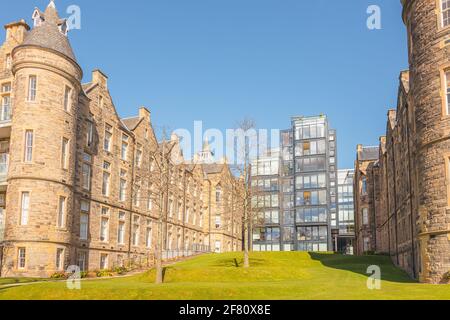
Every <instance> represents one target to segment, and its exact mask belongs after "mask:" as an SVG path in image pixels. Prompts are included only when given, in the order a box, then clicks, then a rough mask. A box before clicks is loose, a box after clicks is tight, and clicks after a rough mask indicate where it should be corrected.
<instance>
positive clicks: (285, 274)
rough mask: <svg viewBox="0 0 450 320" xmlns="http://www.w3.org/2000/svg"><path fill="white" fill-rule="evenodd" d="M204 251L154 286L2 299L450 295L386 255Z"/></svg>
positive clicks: (133, 283)
mask: <svg viewBox="0 0 450 320" xmlns="http://www.w3.org/2000/svg"><path fill="white" fill-rule="evenodd" d="M242 260H243V257H242V254H241V253H227V254H221V255H213V254H211V255H205V256H201V257H198V258H195V259H192V260H188V261H185V262H181V263H178V264H176V265H173V266H170V267H168V268H167V269H166V271H165V283H164V284H163V285H161V286H157V285H155V284H153V281H154V278H155V274H154V271H150V272H148V273H145V274H142V275H137V276H132V277H127V278H120V279H105V280H96V281H83V282H82V289H81V290H68V289H67V288H66V285H65V283H42V284H33V285H28V286H24V287H14V288H0V299H51V300H61V299H90V300H96V299H168V300H176V299H180V300H190V299H206V300H210V299H212V300H219V299H224V300H233V299H248V300H252V299H263V300H277V299H286V300H293V299H295V300H297V299H298V300H301V299H358V300H359V299H450V286H443V285H441V286H433V285H425V284H419V283H416V282H414V281H412V280H411V279H409V277H408V276H407V275H406V274H405V273H403V272H402V271H400V270H398V269H397V268H395V267H394V266H393V265H392V263H391V262H390V261H389V259H388V258H387V257H378V256H370V257H351V256H341V255H332V254H313V253H303V252H278V253H275V252H273V253H272V252H264V253H262V252H260V253H256V252H255V253H252V254H251V265H252V266H251V268H250V269H244V268H242ZM370 265H378V266H380V268H381V272H382V279H383V281H382V288H381V290H368V289H367V285H366V283H367V275H366V270H367V267H368V266H370Z"/></svg>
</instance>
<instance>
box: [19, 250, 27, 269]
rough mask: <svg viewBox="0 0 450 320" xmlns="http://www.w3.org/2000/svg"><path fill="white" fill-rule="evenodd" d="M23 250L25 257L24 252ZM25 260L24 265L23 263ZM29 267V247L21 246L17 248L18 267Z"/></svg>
mask: <svg viewBox="0 0 450 320" xmlns="http://www.w3.org/2000/svg"><path fill="white" fill-rule="evenodd" d="M22 252H23V257H22V254H21V253H22ZM22 261H23V265H22ZM26 268H27V248H25V247H19V248H17V269H19V270H25V269H26Z"/></svg>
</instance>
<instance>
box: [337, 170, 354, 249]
mask: <svg viewBox="0 0 450 320" xmlns="http://www.w3.org/2000/svg"><path fill="white" fill-rule="evenodd" d="M354 176H355V170H354V169H344V170H338V219H337V228H336V229H337V233H336V236H335V238H334V242H335V245H334V248H335V251H336V252H340V253H345V254H353V253H354V243H355V208H354V203H353V183H354Z"/></svg>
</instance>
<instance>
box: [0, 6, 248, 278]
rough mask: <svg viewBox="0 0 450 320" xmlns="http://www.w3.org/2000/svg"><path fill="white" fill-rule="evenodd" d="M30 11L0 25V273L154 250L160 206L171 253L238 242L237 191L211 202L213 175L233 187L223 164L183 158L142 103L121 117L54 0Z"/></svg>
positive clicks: (108, 261) (137, 256)
mask: <svg viewBox="0 0 450 320" xmlns="http://www.w3.org/2000/svg"><path fill="white" fill-rule="evenodd" d="M33 22H34V27H33V28H32V29H31V28H30V27H29V26H28V25H27V24H26V23H25V21H23V20H22V21H19V22H15V23H11V24H8V25H6V26H5V29H6V40H5V43H4V44H3V45H2V46H1V47H0V89H1V91H0V97H1V102H0V104H1V112H0V207H1V209H0V270H1V276H4V277H11V276H37V277H47V276H50V275H51V274H53V273H55V272H59V271H64V270H66V268H67V267H68V266H69V265H78V266H79V267H80V268H81V270H99V269H110V268H112V267H114V266H120V265H123V264H124V262H125V261H128V262H129V261H137V260H141V259H146V260H148V259H151V257H153V255H154V252H155V246H156V245H157V241H156V236H157V232H156V231H157V229H158V228H159V224H158V219H159V217H160V213H163V215H164V216H163V234H164V245H163V249H164V250H165V254H166V255H167V257H171V256H173V255H180V254H190V253H191V252H194V251H201V252H206V251H210V250H213V251H214V250H215V251H219V252H224V251H231V250H241V241H242V229H241V223H242V221H241V220H242V213H241V208H240V207H239V206H238V205H236V203H233V202H232V201H233V199H235V198H233V197H232V195H231V194H230V193H227V194H226V197H227V201H228V197H229V206H227V207H223V208H222V209H221V210H217V209H216V208H215V207H214V206H217V205H219V203H220V201H217V200H221V198H220V199H218V196H217V192H218V188H219V187H220V185H221V184H228V185H233V186H236V188H235V189H236V190H238V189H239V180H237V179H235V178H234V177H233V176H232V175H230V174H229V169H228V166H227V165H226V164H214V163H211V164H199V165H195V164H192V163H193V162H192V161H190V162H189V163H187V162H186V161H184V159H183V157H182V152H181V150H180V147H179V141H178V139H177V137H176V136H173V137H171V139H170V141H165V142H162V143H158V141H157V138H156V136H155V133H154V131H153V128H152V119H151V114H150V111H149V110H148V109H147V108H145V107H142V108H140V109H139V114H138V115H137V116H136V117H133V118H127V119H121V118H120V117H119V116H118V114H117V112H116V108H115V106H114V103H113V101H112V98H111V95H110V93H109V90H108V77H107V76H106V75H105V74H104V73H103V72H101V71H100V70H95V71H93V72H92V80H91V82H89V83H81V80H82V77H83V71H82V69H81V67H80V66H79V65H78V63H77V60H76V58H75V55H74V53H73V51H72V48H71V46H70V43H69V40H68V38H67V25H66V21H65V20H64V19H61V18H59V16H58V13H57V10H56V8H55V5H54V3H53V1H50V4H49V5H48V7H47V8H46V10H45V12H42V11H40V10H39V9H35V11H34V13H33ZM227 203H228V202H227ZM231 208H233V209H231ZM231 212H232V213H231ZM216 216H220V217H221V218H222V219H223V223H221V226H219V227H215V226H214V225H213V221H214V217H216ZM228 219H232V220H231V221H228ZM222 224H223V226H226V228H225V229H223V228H222ZM230 226H231V227H230ZM181 251H183V253H180V252H181Z"/></svg>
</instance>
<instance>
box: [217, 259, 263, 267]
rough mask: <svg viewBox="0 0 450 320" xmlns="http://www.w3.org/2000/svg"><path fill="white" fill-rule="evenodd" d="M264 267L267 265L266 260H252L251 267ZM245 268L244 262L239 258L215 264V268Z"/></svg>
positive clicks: (223, 260)
mask: <svg viewBox="0 0 450 320" xmlns="http://www.w3.org/2000/svg"><path fill="white" fill-rule="evenodd" d="M263 265H265V260H264V259H255V258H250V266H251V267H258V266H263ZM243 266H244V260H243V259H237V258H229V259H221V260H217V262H215V263H214V265H213V267H233V268H241V267H243Z"/></svg>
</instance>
